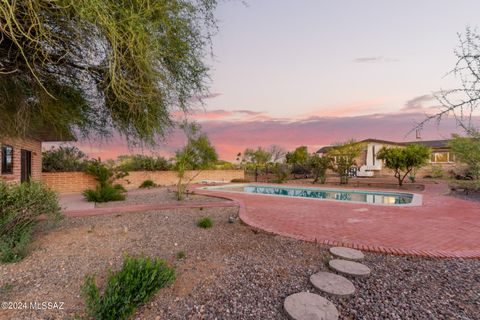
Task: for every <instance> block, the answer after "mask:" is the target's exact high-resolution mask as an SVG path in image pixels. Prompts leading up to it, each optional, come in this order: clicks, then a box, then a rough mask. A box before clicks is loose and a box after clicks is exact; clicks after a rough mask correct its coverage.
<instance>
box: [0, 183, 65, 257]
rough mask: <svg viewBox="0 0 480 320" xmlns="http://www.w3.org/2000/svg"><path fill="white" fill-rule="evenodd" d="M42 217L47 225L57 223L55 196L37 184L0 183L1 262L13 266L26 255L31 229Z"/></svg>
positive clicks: (57, 212)
mask: <svg viewBox="0 0 480 320" xmlns="http://www.w3.org/2000/svg"><path fill="white" fill-rule="evenodd" d="M42 214H43V215H46V216H47V218H48V219H49V220H50V221H57V220H59V219H60V217H61V213H60V206H59V205H58V199H57V195H56V194H55V192H53V191H51V190H50V189H48V188H46V187H44V186H43V185H42V184H41V183H39V182H33V181H32V182H29V183H22V184H12V185H7V184H5V183H3V182H0V262H4V263H5V262H15V261H18V260H21V259H22V258H23V257H24V256H25V255H26V253H27V247H28V245H29V243H30V237H31V233H32V230H33V227H34V226H35V225H36V224H37V223H38V221H39V220H38V217H39V216H40V215H42Z"/></svg>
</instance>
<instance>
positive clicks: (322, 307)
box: [283, 292, 338, 320]
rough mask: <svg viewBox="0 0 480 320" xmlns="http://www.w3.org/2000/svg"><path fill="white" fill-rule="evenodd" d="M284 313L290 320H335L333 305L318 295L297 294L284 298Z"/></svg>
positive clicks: (336, 315)
mask: <svg viewBox="0 0 480 320" xmlns="http://www.w3.org/2000/svg"><path fill="white" fill-rule="evenodd" d="M283 308H284V309H285V312H286V313H287V315H288V316H289V317H290V318H291V319H292V320H337V319H338V311H337V308H336V307H335V305H334V304H333V303H331V302H330V301H328V300H327V299H325V298H323V297H321V296H319V295H318V294H314V293H310V292H299V293H295V294H292V295H291V296H288V297H287V298H285V302H284V303H283Z"/></svg>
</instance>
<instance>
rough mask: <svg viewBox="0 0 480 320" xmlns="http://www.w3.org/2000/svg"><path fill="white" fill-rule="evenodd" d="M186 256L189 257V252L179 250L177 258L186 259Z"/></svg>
mask: <svg viewBox="0 0 480 320" xmlns="http://www.w3.org/2000/svg"><path fill="white" fill-rule="evenodd" d="M186 257H187V254H186V253H185V251H178V252H177V259H179V260H182V259H185V258H186Z"/></svg>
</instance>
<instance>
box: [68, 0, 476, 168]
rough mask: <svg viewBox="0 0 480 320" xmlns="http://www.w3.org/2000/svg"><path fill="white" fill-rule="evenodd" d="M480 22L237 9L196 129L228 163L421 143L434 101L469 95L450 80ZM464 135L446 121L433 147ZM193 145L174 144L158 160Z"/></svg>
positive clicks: (221, 42) (460, 3) (224, 31)
mask: <svg viewBox="0 0 480 320" xmlns="http://www.w3.org/2000/svg"><path fill="white" fill-rule="evenodd" d="M478 12H480V1H478V0H455V1H453V0H421V1H418V0H416V1H415V0H403V1H385V0H363V1H358V0H342V1H323V0H322V1H321V0H298V1H291V0H257V1H254V0H249V1H247V3H246V4H245V3H244V2H242V1H227V2H226V3H223V4H221V5H220V7H219V9H218V12H217V18H218V20H219V32H218V35H217V36H216V37H215V39H214V43H213V44H214V48H213V49H214V55H215V57H214V58H213V59H210V58H208V61H209V64H210V66H211V68H212V72H211V79H212V80H211V86H210V88H211V89H210V91H211V95H210V96H209V97H208V99H206V100H205V103H206V105H205V108H204V109H199V110H197V111H196V113H195V114H194V115H193V118H195V119H197V120H198V121H200V122H201V124H202V126H203V128H204V130H205V131H206V132H207V133H208V134H209V136H210V139H211V140H212V142H213V143H214V145H215V146H216V148H217V150H218V152H219V154H220V157H221V158H222V159H225V160H232V159H234V158H235V155H236V153H238V152H240V151H243V150H244V149H245V148H246V147H256V146H269V145H271V144H278V145H281V146H283V147H285V148H286V149H292V148H294V147H296V146H299V145H307V146H309V147H310V151H314V150H315V148H318V147H320V146H323V145H328V144H330V143H334V142H339V141H342V140H346V139H349V138H355V139H357V140H361V139H364V138H378V139H387V140H397V141H402V140H414V139H415V136H414V134H413V135H410V136H406V134H407V133H408V131H410V130H411V129H412V127H413V126H414V124H415V122H416V121H420V120H422V119H423V118H424V117H425V113H431V112H433V111H434V110H435V108H434V107H435V106H436V105H437V102H436V100H435V99H434V98H433V94H434V93H435V92H437V91H439V90H440V89H451V88H454V87H457V86H458V84H459V82H458V79H455V78H453V77H445V74H446V73H447V72H448V71H449V70H451V69H452V68H453V66H454V64H455V62H456V58H455V55H454V53H453V50H454V49H455V48H456V47H457V45H458V37H457V33H458V32H463V31H464V30H465V27H466V26H467V25H469V26H471V27H476V26H478V25H479V22H480V18H479V16H478ZM455 130H456V128H455V124H454V122H453V121H452V120H445V121H444V122H442V123H441V124H440V126H438V127H437V126H436V124H432V125H431V126H429V127H427V128H426V129H425V130H424V131H423V132H422V138H423V139H425V140H427V139H441V138H448V137H449V136H450V134H451V133H452V132H454V131H455ZM181 143H182V137H181V136H180V135H179V134H173V135H172V136H171V137H170V138H169V139H168V140H167V141H165V142H162V143H160V145H159V147H158V148H157V149H156V150H155V152H156V153H158V154H161V155H169V154H171V153H172V151H173V150H175V149H176V148H178V146H179V145H180V144H181ZM77 144H78V145H79V146H80V147H81V149H82V150H84V151H86V152H88V153H89V154H90V155H91V156H95V157H98V156H101V157H102V158H112V157H116V156H117V155H119V154H125V153H127V152H129V150H128V149H127V147H126V145H125V143H124V142H123V141H122V140H121V139H119V138H115V139H113V140H112V141H109V142H108V143H101V144H100V143H97V142H95V143H89V142H79V143H77ZM130 151H132V150H130ZM134 151H135V152H145V153H147V152H149V151H148V150H143V151H142V150H134Z"/></svg>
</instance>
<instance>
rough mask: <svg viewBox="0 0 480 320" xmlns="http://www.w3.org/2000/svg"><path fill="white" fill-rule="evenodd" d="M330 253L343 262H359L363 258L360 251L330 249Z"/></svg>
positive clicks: (340, 248) (338, 248)
mask: <svg viewBox="0 0 480 320" xmlns="http://www.w3.org/2000/svg"><path fill="white" fill-rule="evenodd" d="M329 251H330V253H331V254H333V255H334V256H337V257H339V258H342V259H345V260H352V261H360V260H363V258H365V256H364V255H363V253H362V251H360V250H355V249H351V248H345V247H332V248H330V250H329Z"/></svg>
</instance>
